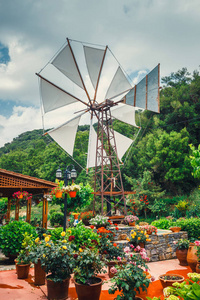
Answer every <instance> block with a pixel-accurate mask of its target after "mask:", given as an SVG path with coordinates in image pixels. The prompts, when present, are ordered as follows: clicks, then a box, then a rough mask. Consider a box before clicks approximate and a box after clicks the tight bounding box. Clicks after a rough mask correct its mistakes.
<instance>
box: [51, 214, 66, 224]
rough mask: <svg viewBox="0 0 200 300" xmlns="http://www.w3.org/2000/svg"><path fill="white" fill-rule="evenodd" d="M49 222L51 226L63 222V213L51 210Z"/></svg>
mask: <svg viewBox="0 0 200 300" xmlns="http://www.w3.org/2000/svg"><path fill="white" fill-rule="evenodd" d="M50 223H51V225H52V226H54V224H59V225H63V223H64V214H63V213H62V212H57V211H55V212H53V213H52V214H51V216H50Z"/></svg>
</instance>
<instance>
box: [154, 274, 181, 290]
mask: <svg viewBox="0 0 200 300" xmlns="http://www.w3.org/2000/svg"><path fill="white" fill-rule="evenodd" d="M164 276H167V277H169V278H168V279H164ZM174 276H176V277H177V279H173V277H174ZM170 277H171V279H170ZM158 278H159V280H160V282H161V284H162V287H163V289H164V288H166V287H167V286H172V284H173V283H174V282H179V283H181V282H183V281H184V280H185V278H184V277H183V276H181V275H177V274H163V275H160V276H159V277H158Z"/></svg>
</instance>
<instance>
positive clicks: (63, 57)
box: [51, 45, 84, 89]
mask: <svg viewBox="0 0 200 300" xmlns="http://www.w3.org/2000/svg"><path fill="white" fill-rule="evenodd" d="M51 63H52V65H54V66H55V67H56V68H57V69H58V70H59V71H60V72H62V73H63V74H64V75H65V76H67V77H68V78H69V79H70V80H71V81H73V82H74V83H76V84H77V85H78V86H80V87H81V88H82V89H83V88H84V87H83V83H82V81H81V77H80V74H79V72H78V70H77V66H76V64H75V61H74V58H73V55H72V53H71V50H70V47H69V45H66V46H65V47H64V48H63V49H62V50H61V51H60V52H59V53H58V54H57V56H56V57H55V58H54V59H53V61H52V62H51Z"/></svg>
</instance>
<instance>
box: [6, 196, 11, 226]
mask: <svg viewBox="0 0 200 300" xmlns="http://www.w3.org/2000/svg"><path fill="white" fill-rule="evenodd" d="M10 210H11V199H10V197H9V198H8V207H7V215H6V224H8V223H9V222H10Z"/></svg>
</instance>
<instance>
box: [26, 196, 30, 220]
mask: <svg viewBox="0 0 200 300" xmlns="http://www.w3.org/2000/svg"><path fill="white" fill-rule="evenodd" d="M26 222H28V223H30V222H31V197H29V198H28V200H27V206H26Z"/></svg>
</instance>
